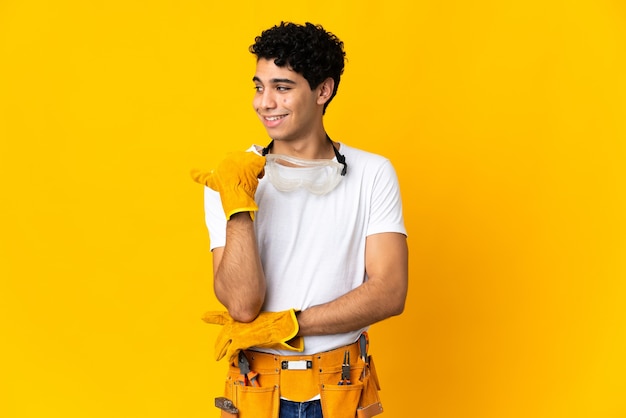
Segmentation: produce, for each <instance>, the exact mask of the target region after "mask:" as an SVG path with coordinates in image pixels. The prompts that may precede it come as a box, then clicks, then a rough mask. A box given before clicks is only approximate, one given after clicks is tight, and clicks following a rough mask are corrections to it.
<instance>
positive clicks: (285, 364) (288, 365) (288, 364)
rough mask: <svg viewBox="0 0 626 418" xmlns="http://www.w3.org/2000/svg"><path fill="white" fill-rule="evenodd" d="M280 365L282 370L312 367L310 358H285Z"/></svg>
mask: <svg viewBox="0 0 626 418" xmlns="http://www.w3.org/2000/svg"><path fill="white" fill-rule="evenodd" d="M280 367H281V368H282V369H283V370H307V369H312V368H313V362H312V361H311V360H285V361H282V362H281V364H280Z"/></svg>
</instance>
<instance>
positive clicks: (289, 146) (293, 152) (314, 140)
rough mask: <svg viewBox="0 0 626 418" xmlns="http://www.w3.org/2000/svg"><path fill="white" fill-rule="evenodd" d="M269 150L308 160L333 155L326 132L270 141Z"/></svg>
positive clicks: (329, 157) (326, 157)
mask: <svg viewBox="0 0 626 418" xmlns="http://www.w3.org/2000/svg"><path fill="white" fill-rule="evenodd" d="M335 147H338V145H335ZM269 152H271V153H273V154H284V155H290V156H292V157H298V158H303V159H308V160H313V159H331V158H333V157H334V156H335V151H334V150H333V145H332V143H331V141H330V138H329V137H328V135H326V132H322V133H321V135H315V136H312V137H310V138H306V139H301V140H292V141H281V140H275V141H272V144H271V149H270V150H269Z"/></svg>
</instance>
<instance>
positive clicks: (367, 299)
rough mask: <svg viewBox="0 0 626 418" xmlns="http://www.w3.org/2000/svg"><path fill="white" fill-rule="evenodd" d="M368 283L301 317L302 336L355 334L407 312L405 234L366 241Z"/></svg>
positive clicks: (303, 313)
mask: <svg viewBox="0 0 626 418" xmlns="http://www.w3.org/2000/svg"><path fill="white" fill-rule="evenodd" d="M365 268H366V271H367V275H368V277H369V278H368V280H367V281H366V282H364V283H363V284H362V285H360V286H359V287H357V288H355V289H354V290H352V291H351V292H348V293H346V294H345V295H343V296H340V297H339V298H337V299H335V300H333V301H331V302H329V303H325V304H323V305H318V306H313V307H311V308H309V309H306V310H304V311H302V312H300V314H299V315H298V323H299V326H300V335H302V336H306V335H331V334H338V333H344V332H349V331H355V330H358V329H361V328H364V327H367V326H369V325H371V324H374V323H376V322H379V321H382V320H383V319H386V318H389V317H390V316H394V315H399V314H401V313H402V311H403V310H404V303H405V301H406V295H407V291H408V277H409V272H408V248H407V245H406V238H405V236H404V235H401V234H396V233H383V234H375V235H372V236H369V237H368V238H367V241H366V251H365Z"/></svg>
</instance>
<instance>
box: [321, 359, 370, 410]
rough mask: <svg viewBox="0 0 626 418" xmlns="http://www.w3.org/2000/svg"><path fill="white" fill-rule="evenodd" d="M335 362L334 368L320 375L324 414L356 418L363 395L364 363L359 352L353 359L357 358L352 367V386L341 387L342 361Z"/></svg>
mask: <svg viewBox="0 0 626 418" xmlns="http://www.w3.org/2000/svg"><path fill="white" fill-rule="evenodd" d="M340 358H341V357H339V358H338V359H337V360H335V361H334V364H333V367H326V368H325V369H324V371H323V372H322V373H321V375H320V380H321V385H320V398H321V403H322V414H323V415H324V416H325V417H332V418H355V415H356V410H357V408H358V406H359V400H360V399H361V396H362V393H363V382H361V381H360V379H359V378H360V376H361V374H362V372H363V366H364V363H363V361H362V360H361V359H360V358H359V357H358V351H355V352H354V353H353V356H352V358H353V359H354V358H357V359H358V361H355V362H354V364H352V365H351V367H350V382H351V383H350V384H343V385H339V384H338V383H339V381H341V380H342V377H341V367H340V366H341V360H339V359H340Z"/></svg>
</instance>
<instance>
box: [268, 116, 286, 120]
mask: <svg viewBox="0 0 626 418" xmlns="http://www.w3.org/2000/svg"><path fill="white" fill-rule="evenodd" d="M282 118H284V116H266V117H265V120H268V121H275V120H278V119H282Z"/></svg>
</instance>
